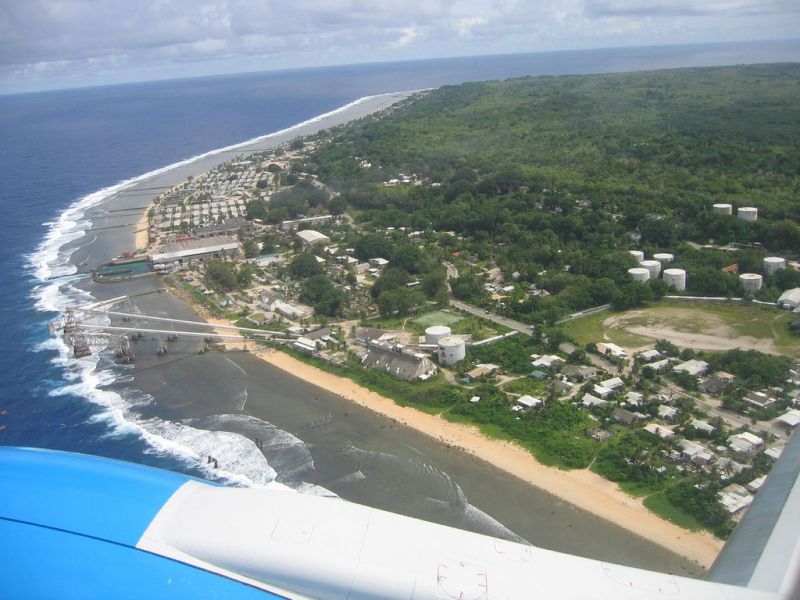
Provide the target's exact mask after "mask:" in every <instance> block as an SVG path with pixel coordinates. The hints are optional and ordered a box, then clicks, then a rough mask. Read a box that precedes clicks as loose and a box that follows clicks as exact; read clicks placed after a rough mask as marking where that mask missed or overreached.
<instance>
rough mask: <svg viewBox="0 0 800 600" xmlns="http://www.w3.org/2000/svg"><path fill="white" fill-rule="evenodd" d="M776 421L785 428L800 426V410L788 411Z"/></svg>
mask: <svg viewBox="0 0 800 600" xmlns="http://www.w3.org/2000/svg"><path fill="white" fill-rule="evenodd" d="M778 421H780V422H781V423H783V424H784V425H786V426H787V427H797V426H798V425H800V410H797V409H796V408H792V409H789V410H788V411H786V413H784V414H782V415H781V416H780V417H778Z"/></svg>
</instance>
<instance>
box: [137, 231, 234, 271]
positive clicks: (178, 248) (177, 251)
mask: <svg viewBox="0 0 800 600" xmlns="http://www.w3.org/2000/svg"><path fill="white" fill-rule="evenodd" d="M241 246H242V245H241V243H240V242H239V240H238V239H236V238H235V237H228V236H226V235H223V236H216V237H207V238H200V239H191V240H184V241H181V242H172V243H170V244H166V245H165V246H164V248H163V250H162V251H161V252H158V253H155V254H151V255H150V260H151V261H152V263H153V264H156V265H157V264H167V263H172V262H174V263H178V264H186V263H190V262H194V261H198V260H206V259H208V258H234V257H236V256H238V255H239V250H240V248H241Z"/></svg>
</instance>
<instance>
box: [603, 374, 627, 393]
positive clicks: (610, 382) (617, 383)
mask: <svg viewBox="0 0 800 600" xmlns="http://www.w3.org/2000/svg"><path fill="white" fill-rule="evenodd" d="M600 385H601V386H603V387H604V388H608V389H611V390H615V389H617V388H618V387H622V386H624V385H625V382H624V381H622V379H620V378H619V377H612V378H611V379H606V380H605V381H601V382H600Z"/></svg>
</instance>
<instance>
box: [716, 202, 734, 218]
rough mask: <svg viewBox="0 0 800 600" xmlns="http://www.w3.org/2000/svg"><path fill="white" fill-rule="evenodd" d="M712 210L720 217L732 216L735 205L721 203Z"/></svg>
mask: <svg viewBox="0 0 800 600" xmlns="http://www.w3.org/2000/svg"><path fill="white" fill-rule="evenodd" d="M711 210H713V211H714V212H715V213H717V214H718V215H732V214H733V205H732V204H728V203H727V202H720V203H718V204H715V205H714V206H712V207H711Z"/></svg>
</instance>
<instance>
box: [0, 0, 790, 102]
mask: <svg viewBox="0 0 800 600" xmlns="http://www.w3.org/2000/svg"><path fill="white" fill-rule="evenodd" d="M796 38H800V0H531V1H524V0H484V1H480V0H283V1H279V0H0V92H5V93H9V92H17V91H34V90H42V89H54V88H63V87H77V86H84V85H101V84H108V83H122V82H130V81H148V80H155V79H167V78H175V77H193V76H202V75H211V74H223V73H238V72H246V71H270V70H280V69H291V68H302V67H312V66H326V65H336V64H355V63H365V62H382V61H397V60H414V59H422V58H439V57H451V56H474V55H482V54H502V53H521V52H540V51H553V50H575V49H589V48H605V47H624V46H650V45H668V44H685V43H706V42H731V41H749V40H771V39H796Z"/></svg>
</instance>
